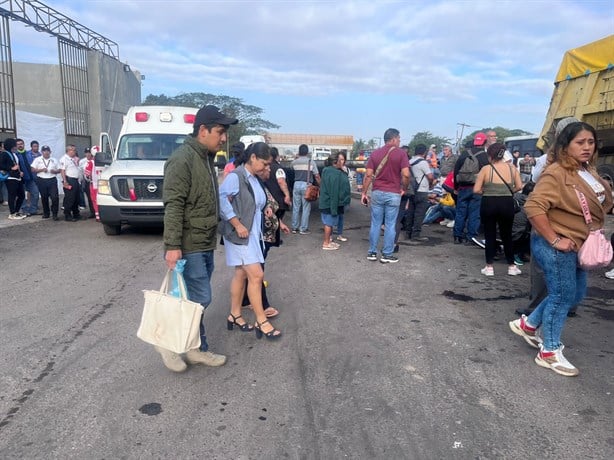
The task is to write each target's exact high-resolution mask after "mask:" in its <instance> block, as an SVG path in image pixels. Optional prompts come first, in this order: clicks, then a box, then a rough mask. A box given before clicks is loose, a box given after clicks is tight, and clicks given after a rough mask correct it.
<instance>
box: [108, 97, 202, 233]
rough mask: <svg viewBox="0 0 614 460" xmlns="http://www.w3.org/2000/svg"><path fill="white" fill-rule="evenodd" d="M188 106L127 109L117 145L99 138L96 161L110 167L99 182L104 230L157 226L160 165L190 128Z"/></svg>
mask: <svg viewBox="0 0 614 460" xmlns="http://www.w3.org/2000/svg"><path fill="white" fill-rule="evenodd" d="M197 110H198V109H196V108H193V107H170V106H138V107H131V108H130V109H129V110H128V113H127V114H126V115H125V117H124V123H123V125H122V128H121V131H120V134H119V140H118V143H117V148H113V143H112V141H111V139H110V137H109V135H108V134H107V133H102V134H101V136H100V148H101V152H100V153H99V154H97V155H96V164H97V165H105V164H108V165H109V166H108V167H107V168H106V169H104V170H103V171H102V173H101V174H100V179H99V180H98V211H99V213H100V221H101V222H102V225H103V228H104V232H105V233H106V234H107V235H119V233H120V232H121V227H122V225H124V224H126V225H135V226H162V225H163V224H164V204H163V203H162V183H163V180H164V163H165V161H166V160H167V159H168V157H170V156H171V154H172V153H173V152H174V151H175V149H177V147H179V146H180V145H181V144H183V141H184V139H185V138H186V136H188V135H189V134H190V133H191V132H192V129H193V124H194V118H195V117H196V112H197Z"/></svg>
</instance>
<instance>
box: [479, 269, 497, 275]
mask: <svg viewBox="0 0 614 460" xmlns="http://www.w3.org/2000/svg"><path fill="white" fill-rule="evenodd" d="M480 272H481V273H482V275H484V276H495V269H494V267H484V268H483V269H482V270H480Z"/></svg>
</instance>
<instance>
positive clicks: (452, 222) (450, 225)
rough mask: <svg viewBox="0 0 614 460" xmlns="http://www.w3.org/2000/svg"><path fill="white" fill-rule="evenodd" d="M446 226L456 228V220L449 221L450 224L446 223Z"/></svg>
mask: <svg viewBox="0 0 614 460" xmlns="http://www.w3.org/2000/svg"><path fill="white" fill-rule="evenodd" d="M446 227H448V228H454V221H453V220H451V221H450V222H448V225H446Z"/></svg>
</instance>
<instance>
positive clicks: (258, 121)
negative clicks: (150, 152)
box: [143, 93, 279, 144]
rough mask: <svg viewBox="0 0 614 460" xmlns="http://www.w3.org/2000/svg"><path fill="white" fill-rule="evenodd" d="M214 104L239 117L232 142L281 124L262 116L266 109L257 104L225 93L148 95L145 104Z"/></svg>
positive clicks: (195, 105)
mask: <svg viewBox="0 0 614 460" xmlns="http://www.w3.org/2000/svg"><path fill="white" fill-rule="evenodd" d="M207 104H212V105H215V106H217V107H219V108H220V110H221V111H222V112H224V113H225V114H226V115H228V116H231V117H234V118H238V119H239V123H238V124H237V125H236V126H234V127H233V128H232V129H231V130H230V131H229V135H228V143H229V144H232V143H234V142H236V141H238V140H239V138H240V137H241V136H243V135H246V134H264V133H265V131H266V130H269V129H278V128H279V125H276V124H275V123H272V122H270V121H268V120H265V119H264V118H262V114H263V113H264V110H263V109H261V108H260V107H257V106H255V105H248V104H245V103H244V102H243V100H242V99H239V98H237V97H231V96H224V95H217V96H216V95H214V94H208V93H181V94H178V95H177V96H173V97H168V96H166V95H164V94H160V95H155V94H150V95H148V96H147V97H146V98H145V100H144V101H143V105H172V106H183V107H199V108H200V107H202V106H204V105H207Z"/></svg>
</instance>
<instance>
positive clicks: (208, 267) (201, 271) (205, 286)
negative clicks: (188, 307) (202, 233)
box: [183, 251, 214, 351]
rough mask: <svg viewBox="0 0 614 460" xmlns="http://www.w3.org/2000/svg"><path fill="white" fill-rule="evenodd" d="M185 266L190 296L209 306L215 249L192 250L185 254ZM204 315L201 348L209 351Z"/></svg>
mask: <svg viewBox="0 0 614 460" xmlns="http://www.w3.org/2000/svg"><path fill="white" fill-rule="evenodd" d="M183 258H184V259H185V261H186V262H185V268H184V269H183V279H184V280H185V284H186V287H187V288H188V297H189V299H190V300H191V301H192V302H198V303H199V304H201V305H202V306H203V307H205V308H207V307H208V306H209V304H210V303H211V275H212V274H213V268H214V265H213V251H204V252H191V253H189V254H183ZM208 348H209V344H207V336H206V335H205V323H204V315H203V318H201V319H200V350H201V351H207V349H208Z"/></svg>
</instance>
